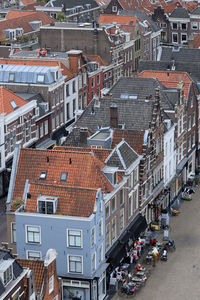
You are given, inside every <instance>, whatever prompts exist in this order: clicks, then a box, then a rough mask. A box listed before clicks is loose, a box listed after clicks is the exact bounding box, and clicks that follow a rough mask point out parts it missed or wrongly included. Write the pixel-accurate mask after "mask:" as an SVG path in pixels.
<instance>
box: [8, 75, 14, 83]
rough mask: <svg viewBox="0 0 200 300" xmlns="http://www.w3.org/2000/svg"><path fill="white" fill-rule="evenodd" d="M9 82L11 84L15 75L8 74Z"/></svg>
mask: <svg viewBox="0 0 200 300" xmlns="http://www.w3.org/2000/svg"><path fill="white" fill-rule="evenodd" d="M8 80H9V81H10V82H13V81H14V80H15V73H10V74H9V79H8Z"/></svg>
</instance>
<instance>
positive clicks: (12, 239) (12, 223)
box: [11, 222, 16, 244]
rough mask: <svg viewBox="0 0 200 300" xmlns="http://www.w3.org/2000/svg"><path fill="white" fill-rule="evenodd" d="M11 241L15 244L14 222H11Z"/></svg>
mask: <svg viewBox="0 0 200 300" xmlns="http://www.w3.org/2000/svg"><path fill="white" fill-rule="evenodd" d="M14 224H15V241H14V238H13V225H14ZM11 243H12V244H16V222H11Z"/></svg>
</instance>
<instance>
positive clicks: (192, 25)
mask: <svg viewBox="0 0 200 300" xmlns="http://www.w3.org/2000/svg"><path fill="white" fill-rule="evenodd" d="M194 24H195V25H196V26H194ZM191 27H192V29H193V30H198V29H199V24H198V22H191ZM195 27H196V28H195Z"/></svg>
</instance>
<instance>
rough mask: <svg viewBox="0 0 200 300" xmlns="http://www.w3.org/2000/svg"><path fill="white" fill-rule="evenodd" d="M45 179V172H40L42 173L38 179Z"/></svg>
mask: <svg viewBox="0 0 200 300" xmlns="http://www.w3.org/2000/svg"><path fill="white" fill-rule="evenodd" d="M46 177H47V171H42V172H41V173H40V179H41V180H45V179H46Z"/></svg>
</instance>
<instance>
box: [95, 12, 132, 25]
mask: <svg viewBox="0 0 200 300" xmlns="http://www.w3.org/2000/svg"><path fill="white" fill-rule="evenodd" d="M137 21H138V18H137V17H130V16H117V15H106V14H102V15H100V16H99V24H105V25H107V24H112V23H115V22H116V23H117V24H119V25H131V26H132V27H135V26H136V23H137Z"/></svg>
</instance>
